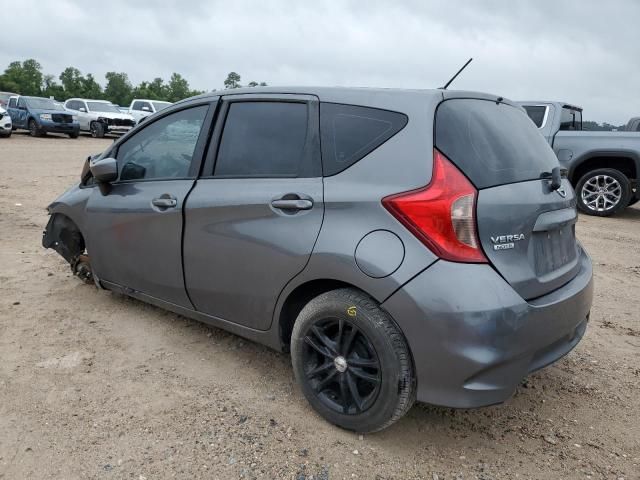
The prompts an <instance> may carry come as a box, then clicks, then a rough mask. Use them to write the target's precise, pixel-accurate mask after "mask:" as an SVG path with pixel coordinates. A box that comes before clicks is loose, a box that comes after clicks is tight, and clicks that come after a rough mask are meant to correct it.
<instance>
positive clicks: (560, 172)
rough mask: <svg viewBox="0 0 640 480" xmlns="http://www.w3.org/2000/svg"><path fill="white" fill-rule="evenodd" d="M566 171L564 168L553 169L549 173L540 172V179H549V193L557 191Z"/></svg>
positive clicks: (565, 176) (565, 175)
mask: <svg viewBox="0 0 640 480" xmlns="http://www.w3.org/2000/svg"><path fill="white" fill-rule="evenodd" d="M567 174H568V170H567V169H566V168H561V167H554V168H553V170H551V171H550V172H542V173H541V174H540V178H543V179H550V180H551V183H550V184H549V187H550V188H551V191H554V190H558V189H559V188H560V185H562V179H563V178H567Z"/></svg>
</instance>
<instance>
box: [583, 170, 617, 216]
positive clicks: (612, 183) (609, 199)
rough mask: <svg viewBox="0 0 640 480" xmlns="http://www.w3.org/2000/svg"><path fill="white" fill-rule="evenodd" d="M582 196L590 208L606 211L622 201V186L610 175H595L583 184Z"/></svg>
mask: <svg viewBox="0 0 640 480" xmlns="http://www.w3.org/2000/svg"><path fill="white" fill-rule="evenodd" d="M580 196H581V198H582V202H583V203H584V205H585V206H586V207H587V208H588V209H589V210H592V211H594V212H606V211H608V210H611V209H612V208H615V207H616V205H618V203H620V200H621V199H622V186H621V185H620V182H618V180H616V179H615V178H613V177H610V176H609V175H595V176H593V177H591V178H590V179H589V180H587V181H586V182H585V183H584V185H582V190H581V191H580Z"/></svg>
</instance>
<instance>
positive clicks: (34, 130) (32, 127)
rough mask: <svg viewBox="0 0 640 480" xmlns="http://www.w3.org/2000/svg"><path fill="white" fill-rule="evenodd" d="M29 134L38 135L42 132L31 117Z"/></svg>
mask: <svg viewBox="0 0 640 480" xmlns="http://www.w3.org/2000/svg"><path fill="white" fill-rule="evenodd" d="M29 135H31V136H32V137H40V136H41V135H42V132H41V131H40V129H39V128H38V124H37V123H36V121H35V120H34V119H33V118H32V119H31V120H29Z"/></svg>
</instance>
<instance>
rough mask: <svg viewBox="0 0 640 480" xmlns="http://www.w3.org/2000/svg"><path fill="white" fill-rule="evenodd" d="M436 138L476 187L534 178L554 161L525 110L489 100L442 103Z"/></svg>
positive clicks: (458, 100) (546, 170)
mask: <svg viewBox="0 0 640 480" xmlns="http://www.w3.org/2000/svg"><path fill="white" fill-rule="evenodd" d="M435 143H436V147H437V148H438V149H439V150H440V151H441V152H442V153H444V154H445V155H446V156H447V158H449V160H451V161H452V162H453V163H454V164H455V165H456V166H457V167H458V168H460V170H462V172H463V173H464V174H465V175H466V176H467V177H468V178H469V179H470V180H471V182H473V184H474V185H475V186H476V188H478V189H481V188H488V187H493V186H497V185H503V184H506V183H515V182H522V181H526V180H534V179H537V178H540V174H541V173H543V172H550V171H551V170H552V169H553V168H554V167H556V166H558V165H559V164H558V160H557V159H556V156H555V154H554V153H553V150H551V148H550V147H549V145H548V144H547V142H546V141H545V139H544V137H543V136H542V135H540V132H538V129H537V128H536V126H535V125H534V123H533V122H531V120H530V119H529V118H528V117H527V114H526V113H524V112H523V111H522V110H521V109H519V108H516V107H513V106H511V105H507V104H505V103H496V102H495V101H490V100H476V99H466V98H465V99H452V100H446V101H444V102H442V103H441V104H440V105H439V106H438V109H437V111H436V141H435Z"/></svg>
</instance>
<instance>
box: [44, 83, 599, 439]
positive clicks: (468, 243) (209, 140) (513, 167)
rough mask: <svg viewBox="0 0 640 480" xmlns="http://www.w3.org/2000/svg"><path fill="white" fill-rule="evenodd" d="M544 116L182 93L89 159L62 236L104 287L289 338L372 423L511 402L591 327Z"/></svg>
mask: <svg viewBox="0 0 640 480" xmlns="http://www.w3.org/2000/svg"><path fill="white" fill-rule="evenodd" d="M561 173H562V172H561V171H560V168H559V167H558V162H557V160H556V157H555V155H554V153H553V151H552V150H551V148H550V147H549V145H547V143H546V142H545V141H544V139H543V138H542V136H541V135H540V134H539V133H538V131H537V129H536V128H535V125H533V123H532V122H531V121H530V120H529V118H528V117H527V115H526V114H525V112H524V111H523V110H522V109H521V108H520V107H518V106H516V105H514V104H512V103H511V102H509V101H507V100H505V99H503V98H501V97H496V96H493V95H487V94H482V93H472V92H455V91H443V90H421V91H418V90H414V91H411V90H382V89H380V90H376V89H351V88H269V87H268V88H252V89H246V90H233V91H225V92H221V93H212V94H207V95H203V96H199V97H194V98H191V99H188V100H185V101H182V102H179V103H177V104H175V105H173V106H171V107H168V108H166V109H165V110H163V111H162V112H160V113H158V114H157V115H155V116H154V117H153V118H152V119H150V120H148V121H147V122H144V123H142V124H141V125H139V126H137V127H136V128H135V129H133V130H132V131H131V132H129V133H128V134H126V135H125V136H124V137H122V138H120V139H119V140H118V141H116V142H115V143H114V144H113V145H112V146H111V147H110V148H108V149H107V150H106V151H105V152H104V153H102V154H101V155H98V156H95V157H92V158H89V159H88V160H87V163H86V165H85V168H84V170H83V173H82V178H81V182H80V183H79V184H78V185H76V186H74V187H72V188H71V189H70V190H68V191H67V192H65V193H64V194H63V195H62V196H61V197H59V198H58V199H57V200H56V201H55V202H53V203H52V204H51V205H50V206H49V212H50V214H51V218H50V221H49V223H48V225H47V228H46V231H45V233H44V240H43V244H44V246H45V247H48V248H53V249H55V250H56V251H57V252H59V253H60V254H61V255H62V256H63V257H64V258H65V259H66V260H67V261H68V262H69V263H70V264H71V266H72V268H73V270H74V272H75V273H76V274H78V275H79V276H80V277H81V278H83V279H84V280H86V281H90V282H91V283H94V282H95V284H96V285H97V286H98V287H100V288H105V289H109V290H113V291H117V292H121V293H124V294H126V295H130V296H132V297H135V298H137V299H140V300H142V301H145V302H149V303H152V304H154V305H157V306H160V307H162V308H165V309H168V310H171V311H173V312H177V313H179V314H181V315H185V316H188V317H191V318H195V319H197V320H200V321H203V322H206V323H208V324H211V325H215V326H217V327H220V328H224V329H226V330H229V331H231V332H233V333H235V334H238V335H241V336H243V337H246V338H249V339H251V340H254V341H257V342H260V343H263V344H265V345H268V346H270V347H273V348H275V349H278V350H281V351H287V350H290V352H291V357H292V363H293V371H294V374H295V377H296V379H297V381H298V383H299V385H300V388H301V389H302V392H303V393H304V395H305V396H306V398H307V399H308V401H309V402H310V403H311V405H312V406H313V408H314V409H315V410H316V411H317V412H318V413H319V414H320V415H321V416H323V417H324V418H325V419H327V420H328V421H330V422H332V423H334V424H336V425H339V426H341V427H343V428H346V429H351V430H356V431H359V432H372V431H376V430H380V429H382V428H385V427H386V426H388V425H390V424H391V423H393V422H394V421H396V420H398V419H399V418H400V417H402V415H403V414H404V413H405V412H407V410H408V409H409V408H410V407H411V405H412V404H413V402H414V401H415V400H416V399H417V400H418V401H421V402H428V403H431V404H436V405H445V406H450V407H458V408H470V407H480V406H484V405H491V404H495V403H500V402H503V401H504V400H506V399H508V398H509V397H510V396H511V395H512V393H513V392H514V390H515V388H516V386H517V385H518V383H519V382H520V381H521V379H522V378H523V377H525V376H526V375H527V374H528V373H530V372H533V371H534V370H537V369H539V368H542V367H544V366H546V365H548V364H550V363H552V362H554V361H556V360H558V359H559V358H560V357H562V356H563V355H565V354H566V353H568V352H569V351H570V350H571V349H572V348H573V347H574V346H575V345H576V344H577V343H578V342H579V341H580V339H581V338H582V336H583V334H584V332H585V329H586V326H587V322H588V319H589V311H590V308H591V301H592V269H591V261H590V259H589V257H588V256H587V254H586V253H585V251H584V250H583V249H582V247H581V246H580V244H579V243H578V242H577V240H576V237H575V223H576V219H577V215H576V199H575V195H574V192H573V189H572V188H571V185H570V183H569V182H568V181H567V179H566V178H563V176H562V175H561Z"/></svg>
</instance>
